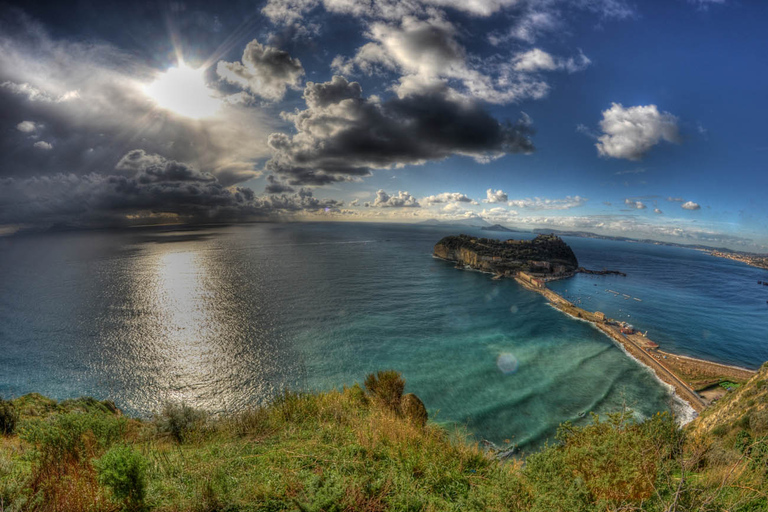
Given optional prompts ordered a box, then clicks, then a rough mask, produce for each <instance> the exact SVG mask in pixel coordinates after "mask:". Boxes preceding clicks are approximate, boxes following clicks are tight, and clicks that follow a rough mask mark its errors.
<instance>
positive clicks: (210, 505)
mask: <svg viewBox="0 0 768 512" xmlns="http://www.w3.org/2000/svg"><path fill="white" fill-rule="evenodd" d="M766 382H768V366H767V365H764V367H763V368H762V369H761V370H760V372H758V374H757V375H756V376H755V377H753V379H751V380H750V381H749V382H747V383H746V384H745V385H743V386H742V387H741V388H739V389H736V390H734V391H731V392H729V394H728V396H727V397H726V398H724V399H722V400H721V401H720V402H719V403H718V404H717V405H716V406H713V407H712V408H711V409H709V410H707V411H706V412H705V414H703V415H702V417H701V419H699V420H697V421H696V422H695V423H693V424H692V425H689V426H688V427H686V428H685V429H679V428H678V427H677V426H676V425H675V423H674V421H673V420H672V418H671V417H670V416H669V415H668V414H657V415H654V416H653V417H650V418H646V419H644V420H643V421H642V422H638V421H637V420H636V417H635V415H634V414H633V413H632V411H631V410H629V409H625V410H621V411H617V412H616V413H615V414H611V415H609V416H607V417H597V416H593V417H592V420H591V422H589V423H588V424H585V425H581V426H574V425H571V424H568V423H566V424H564V425H563V426H562V427H561V428H560V431H559V432H558V436H557V439H556V440H555V442H554V443H553V444H551V445H549V446H547V447H545V448H544V449H543V450H541V451H540V452H538V453H535V454H533V455H530V456H529V457H528V458H527V459H526V460H525V461H524V463H523V461H518V460H515V459H505V460H500V459H499V456H500V455H502V454H507V453H508V452H507V450H506V449H498V450H497V449H488V448H482V447H481V446H480V445H479V444H478V443H477V442H475V441H474V440H473V439H472V438H471V437H468V436H467V435H466V434H464V433H462V432H461V431H452V430H446V429H444V428H442V427H439V426H437V425H435V424H432V423H430V422H427V421H426V420H427V418H426V414H425V409H424V407H423V405H422V404H421V402H420V400H418V398H417V397H415V396H414V395H404V394H403V390H404V387H405V382H404V381H403V380H402V379H401V377H400V376H399V374H397V373H395V372H392V371H388V372H379V373H378V374H376V375H369V376H368V378H366V380H365V386H364V387H362V386H358V385H355V386H352V387H349V388H344V389H343V390H341V391H330V392H326V393H316V394H294V393H286V394H284V395H281V396H280V397H278V398H277V399H276V400H275V401H274V402H273V403H272V404H270V405H268V406H265V407H260V408H256V409H252V410H249V411H245V412H241V413H238V414H232V415H225V416H222V417H211V416H208V415H206V414H204V413H202V412H200V411H196V410H194V409H191V408H189V407H187V406H184V405H178V404H177V405H173V404H166V405H165V406H164V407H163V409H162V411H161V412H159V413H158V414H157V415H156V416H155V418H154V419H152V420H139V419H133V418H126V417H125V416H123V415H122V414H121V413H120V412H119V411H118V410H117V409H116V408H115V407H114V404H112V403H110V402H101V401H98V400H94V399H93V398H81V399H77V400H68V401H64V402H60V403H58V402H56V401H54V400H51V399H48V398H45V397H42V396H40V395H27V396H24V397H21V398H18V399H15V400H12V401H0V433H1V432H5V435H0V507H2V508H1V510H3V511H4V512H7V511H22V510H23V511H67V512H70V511H72V512H77V511H86V510H87V511H96V512H98V511H103V512H107V511H112V512H114V511H117V510H132V511H139V510H141V511H168V512H170V511H174V512H179V511H190V512H213V511H230V512H233V511H283V510H284V511H294V510H298V511H346V510H348V511H358V510H360V511H386V510H392V511H400V510H433V511H442V510H457V511H458V510H462V511H464V510H466V511H514V512H573V511H577V512H604V511H649V512H650V511H653V512H656V511H658V512H662V511H675V512H694V511H695V512H708V511H712V512H715V511H733V512H759V511H765V510H768V499H767V497H768V480H767V479H766V475H767V473H768V421H766V419H767V418H768V415H767V414H766V408H767V407H768V391H767V388H768V386H766ZM505 448H506V447H505Z"/></svg>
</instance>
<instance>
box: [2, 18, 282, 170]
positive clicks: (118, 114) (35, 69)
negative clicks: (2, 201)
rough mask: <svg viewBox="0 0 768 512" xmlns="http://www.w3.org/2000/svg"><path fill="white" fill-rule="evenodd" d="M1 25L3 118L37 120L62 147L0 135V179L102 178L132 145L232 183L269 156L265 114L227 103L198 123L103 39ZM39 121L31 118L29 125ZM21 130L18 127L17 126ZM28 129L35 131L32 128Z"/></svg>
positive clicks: (269, 123)
mask: <svg viewBox="0 0 768 512" xmlns="http://www.w3.org/2000/svg"><path fill="white" fill-rule="evenodd" d="M4 19H5V22H4V21H2V20H0V48H2V51H0V84H1V85H0V117H2V118H3V120H4V121H5V122H6V123H7V124H11V123H13V124H12V125H16V123H18V122H19V120H34V124H35V126H36V131H35V133H41V130H42V128H41V127H44V132H42V133H44V140H45V141H46V142H48V143H49V144H51V145H52V146H53V147H54V148H55V151H40V150H38V149H37V148H35V147H34V146H33V145H32V144H29V143H28V138H29V137H28V135H27V133H26V132H21V131H18V130H14V132H15V133H10V134H6V136H5V137H3V138H2V139H0V154H4V155H10V154H13V155H14V157H13V158H9V159H6V160H5V161H4V162H3V165H2V166H1V167H0V177H1V176H9V177H10V176H18V177H28V176H29V175H30V170H32V169H33V170H34V173H35V174H38V175H53V174H58V173H60V172H61V171H62V170H66V171H67V172H73V173H75V174H78V175H86V174H90V173H93V172H103V171H104V170H105V169H111V168H112V167H113V166H114V165H115V164H116V163H117V161H118V160H119V159H120V158H121V157H122V156H123V155H124V154H125V153H126V151H127V150H129V149H133V148H141V149H144V150H145V151H147V152H148V153H156V154H162V155H164V156H165V157H167V158H170V159H173V160H176V161H179V162H185V163H186V164H188V165H191V166H194V167H196V168H199V169H205V170H206V171H208V172H211V173H212V174H214V175H215V176H216V177H217V179H219V180H220V181H221V182H222V183H223V184H225V185H230V184H234V183H238V182H242V181H245V180H248V179H251V178H253V177H255V176H258V175H259V173H258V172H257V171H256V170H255V165H254V161H255V160H257V159H259V158H265V157H268V156H269V148H268V146H267V144H266V139H267V136H268V135H269V133H270V132H272V131H274V127H275V126H277V124H278V123H277V122H275V121H274V120H273V119H272V118H271V117H270V116H269V115H268V113H266V112H262V111H258V110H256V109H251V108H245V107H241V106H237V105H235V106H230V105H222V107H221V108H220V111H219V113H218V114H216V115H215V116H213V117H210V118H204V119H199V120H193V119H189V118H185V117H183V116H178V115H175V114H173V113H172V112H169V111H167V110H163V109H160V108H158V107H157V105H156V104H155V102H154V101H153V100H152V99H151V98H150V97H149V96H148V95H147V93H146V91H145V86H147V85H148V84H149V83H151V82H153V81H154V80H155V79H156V78H157V77H158V76H159V75H160V70H157V69H154V68H151V67H148V66H147V65H146V64H145V63H144V62H143V60H140V59H138V58H137V57H136V56H135V55H133V54H129V53H125V52H123V51H121V50H119V49H117V48H115V47H113V46H111V45H108V44H104V43H99V42H87V43H85V42H76V41H68V40H66V39H56V40H54V39H52V38H50V37H49V36H48V34H47V33H46V31H45V30H44V29H43V28H42V27H41V26H40V25H37V24H35V23H31V22H30V21H28V19H26V18H24V17H22V16H14V15H13V14H10V15H9V16H7V17H6V18H4ZM30 122H32V121H30ZM17 126H18V125H17ZM30 133H31V132H30Z"/></svg>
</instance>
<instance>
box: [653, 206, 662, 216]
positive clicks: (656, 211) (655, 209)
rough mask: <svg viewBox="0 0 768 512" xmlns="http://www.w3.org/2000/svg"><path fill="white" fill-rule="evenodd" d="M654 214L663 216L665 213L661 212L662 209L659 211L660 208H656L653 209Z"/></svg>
mask: <svg viewBox="0 0 768 512" xmlns="http://www.w3.org/2000/svg"><path fill="white" fill-rule="evenodd" d="M653 213H658V214H659V215H661V214H662V213H664V212H663V211H661V210H660V209H658V208H654V209H653Z"/></svg>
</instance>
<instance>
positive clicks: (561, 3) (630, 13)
mask: <svg viewBox="0 0 768 512" xmlns="http://www.w3.org/2000/svg"><path fill="white" fill-rule="evenodd" d="M512 7H513V8H514V10H515V12H514V16H513V17H512V18H511V20H510V24H509V25H510V26H509V28H508V29H507V30H506V31H505V32H495V33H492V34H491V35H490V36H489V41H490V42H491V44H494V45H497V46H498V45H501V44H504V43H506V42H508V41H510V40H517V41H523V42H525V43H529V44H533V43H535V42H536V40H537V39H538V38H539V37H541V36H542V35H544V34H547V33H554V32H557V31H560V32H567V31H568V27H567V21H568V20H570V19H572V18H573V17H574V14H576V13H575V12H569V11H587V12H591V13H593V14H595V15H597V16H598V17H599V18H600V20H610V19H614V20H624V19H628V18H632V17H634V16H635V15H636V13H635V10H634V8H633V7H632V6H631V4H630V3H629V2H625V1H623V0H545V1H519V2H516V4H515V5H514V6H512Z"/></svg>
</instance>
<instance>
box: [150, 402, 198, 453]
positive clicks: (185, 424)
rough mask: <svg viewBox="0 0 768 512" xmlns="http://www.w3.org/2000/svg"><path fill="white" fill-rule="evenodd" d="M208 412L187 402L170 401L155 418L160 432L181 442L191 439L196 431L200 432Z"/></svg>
mask: <svg viewBox="0 0 768 512" xmlns="http://www.w3.org/2000/svg"><path fill="white" fill-rule="evenodd" d="M205 421H206V414H205V413H204V412H203V411H198V410H197V409H195V408H193V407H190V406H189V405H187V404H183V403H182V404H177V403H172V402H168V403H166V404H165V405H164V406H163V410H162V412H161V413H160V414H159V415H158V416H157V417H156V418H155V425H156V426H157V430H158V432H160V433H162V434H167V435H169V436H171V438H172V439H173V440H174V441H176V442H177V443H179V444H183V443H185V442H187V441H189V440H190V438H191V436H192V434H193V433H195V432H200V431H201V430H202V429H203V427H204V426H205Z"/></svg>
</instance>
